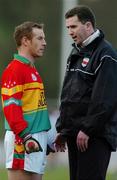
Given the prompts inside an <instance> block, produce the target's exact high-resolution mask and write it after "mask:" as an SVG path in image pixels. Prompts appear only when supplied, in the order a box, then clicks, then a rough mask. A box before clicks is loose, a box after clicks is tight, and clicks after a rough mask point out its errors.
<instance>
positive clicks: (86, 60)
mask: <svg viewBox="0 0 117 180" xmlns="http://www.w3.org/2000/svg"><path fill="white" fill-rule="evenodd" d="M88 62H89V58H84V59H83V61H82V66H83V67H86V66H87V64H88Z"/></svg>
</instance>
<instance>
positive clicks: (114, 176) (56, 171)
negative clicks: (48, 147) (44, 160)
mask: <svg viewBox="0 0 117 180" xmlns="http://www.w3.org/2000/svg"><path fill="white" fill-rule="evenodd" d="M52 179H56V180H69V173H68V168H66V167H63V166H61V167H53V168H48V169H46V171H45V175H44V177H43V180H52ZM0 180H7V173H6V170H5V169H1V170H0ZM107 180H117V172H116V173H108V176H107Z"/></svg>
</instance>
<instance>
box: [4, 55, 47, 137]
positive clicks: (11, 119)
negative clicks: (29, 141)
mask: <svg viewBox="0 0 117 180" xmlns="http://www.w3.org/2000/svg"><path fill="white" fill-rule="evenodd" d="M1 91H2V92H1V93H2V104H3V109H4V115H5V119H6V120H5V129H7V130H12V131H13V132H14V133H15V134H19V133H21V132H22V133H26V132H30V133H36V132H40V131H47V130H49V129H50V121H49V116H48V111H47V105H46V100H45V95H44V86H43V82H42V79H41V77H40V75H39V74H38V72H37V70H36V68H35V67H34V66H32V65H31V62H30V61H29V60H28V59H26V58H24V57H22V56H20V55H18V54H15V55H14V59H13V60H12V61H11V63H10V64H9V65H8V67H7V68H6V69H5V71H4V72H3V75H2V90H1Z"/></svg>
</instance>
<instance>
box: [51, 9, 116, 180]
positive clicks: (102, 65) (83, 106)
mask: <svg viewBox="0 0 117 180" xmlns="http://www.w3.org/2000/svg"><path fill="white" fill-rule="evenodd" d="M65 18H66V27H67V29H68V33H69V35H70V36H71V37H72V39H73V40H74V44H73V49H72V52H71V54H70V56H69V58H68V61H67V67H66V74H65V79H64V83H63V88H62V93H61V105H60V116H59V118H58V120H57V123H56V128H57V132H58V135H57V138H56V140H55V146H56V148H57V150H58V151H64V150H65V142H67V146H68V155H69V165H70V180H105V177H106V172H107V168H108V164H109V161H110V156H111V152H112V151H116V147H117V53H116V51H115V50H114V49H113V47H112V46H111V44H110V43H109V42H107V41H106V40H105V39H104V34H103V32H102V31H101V30H99V29H97V28H96V25H95V24H96V22H95V15H94V13H93V12H92V10H91V9H90V8H88V7H86V6H77V7H75V8H73V9H70V10H69V11H68V12H67V13H66V15H65Z"/></svg>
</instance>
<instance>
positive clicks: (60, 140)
mask: <svg viewBox="0 0 117 180" xmlns="http://www.w3.org/2000/svg"><path fill="white" fill-rule="evenodd" d="M65 143H66V139H65V138H64V137H63V136H62V135H61V134H60V133H59V134H57V136H56V139H55V141H54V146H55V149H56V151H57V152H58V151H60V152H65V150H66V145H65Z"/></svg>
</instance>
